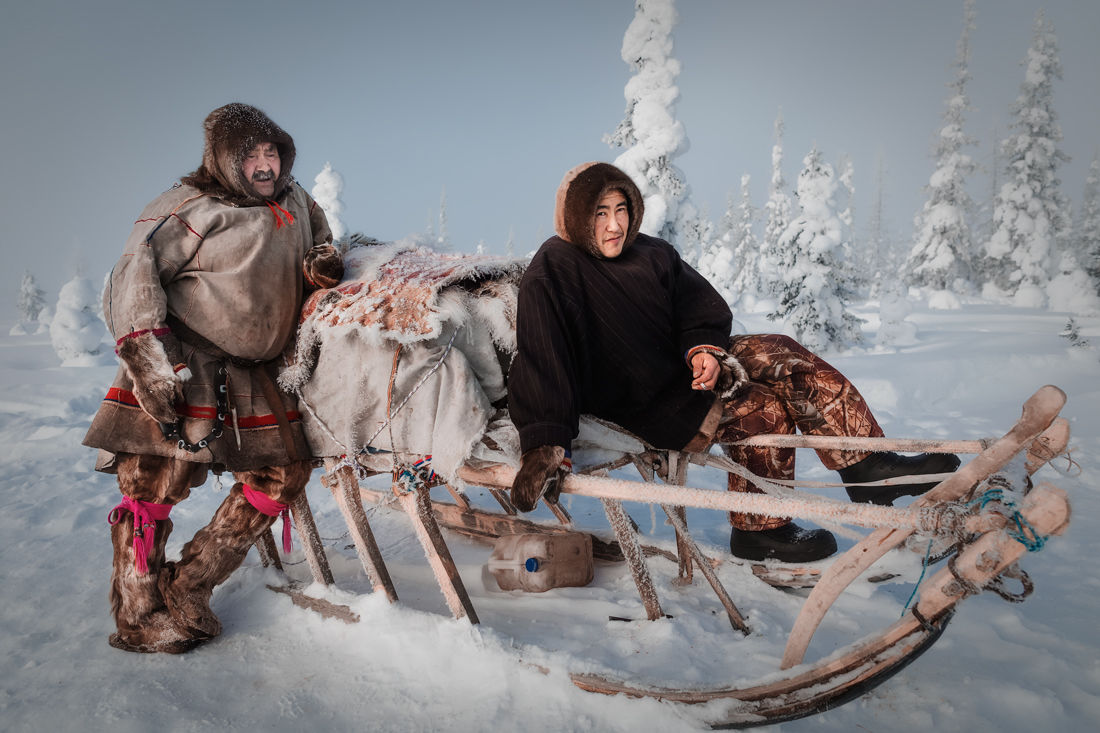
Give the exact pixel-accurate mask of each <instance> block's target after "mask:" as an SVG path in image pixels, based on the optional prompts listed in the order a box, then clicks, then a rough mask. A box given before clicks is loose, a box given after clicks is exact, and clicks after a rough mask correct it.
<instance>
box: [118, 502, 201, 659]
mask: <svg viewBox="0 0 1100 733" xmlns="http://www.w3.org/2000/svg"><path fill="white" fill-rule="evenodd" d="M115 519H117V521H116V522H115V523H114V525H113V526H112V527H111V542H112V543H113V544H114V551H115V558H114V567H113V569H112V572H111V592H110V599H111V615H112V616H114V619H115V625H116V626H117V627H118V630H117V631H116V632H115V633H113V634H111V635H110V637H108V640H107V641H108V643H109V644H110V645H111V646H113V647H115V648H116V649H123V650H125V651H128V652H144V653H151V652H165V653H168V654H180V653H182V652H186V651H189V650H190V649H193V648H194V647H196V646H198V645H199V644H201V643H202V641H203V640H202V639H198V638H195V637H194V636H193V635H191V634H189V633H187V632H186V631H184V630H183V629H181V628H180V627H179V626H177V625H176V623H175V622H174V621H173V620H172V616H171V615H170V614H169V613H168V609H167V608H166V607H165V605H164V598H163V597H162V596H161V593H160V590H159V589H158V587H157V581H158V570H159V569H160V568H161V567H162V566H163V565H164V546H165V544H166V543H167V542H168V535H169V533H171V531H172V520H170V519H161V520H159V521H157V522H156V529H155V530H153V531H155V535H154V538H153V544H152V548H151V549H150V551H149V552H148V555H147V556H146V557H145V558H144V559H145V563H146V566H147V570H146V571H145V572H140V571H139V568H138V565H139V563H138V561H137V558H136V550H135V548H134V522H133V513H132V512H130V511H127V510H125V509H119V510H117V514H115Z"/></svg>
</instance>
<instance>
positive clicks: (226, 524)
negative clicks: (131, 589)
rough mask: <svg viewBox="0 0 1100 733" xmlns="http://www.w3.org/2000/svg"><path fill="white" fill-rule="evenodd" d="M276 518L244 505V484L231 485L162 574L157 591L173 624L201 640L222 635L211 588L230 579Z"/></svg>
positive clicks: (247, 504) (246, 501)
mask: <svg viewBox="0 0 1100 733" xmlns="http://www.w3.org/2000/svg"><path fill="white" fill-rule="evenodd" d="M275 519H276V518H275V517H274V516H268V515H266V514H263V513H261V512H259V511H258V510H257V509H255V508H254V507H253V506H252V505H251V504H250V503H249V501H248V499H246V498H245V496H244V492H243V484H241V483H236V484H234V485H233V488H232V489H231V490H230V492H229V496H227V497H226V498H225V501H223V502H222V504H221V506H220V507H218V511H216V512H215V513H214V518H213V519H211V520H210V524H208V525H206V526H205V527H203V528H202V529H200V530H199V531H198V532H196V533H195V536H194V537H193V538H192V539H191V541H190V542H188V543H187V544H186V545H184V546H183V552H182V555H181V557H180V560H179V562H175V563H171V562H170V563H167V564H166V565H165V568H164V569H163V570H162V571H161V574H160V590H161V592H162V593H163V594H164V601H165V604H166V605H167V606H168V611H169V613H171V615H172V619H173V620H174V621H175V623H176V624H177V625H179V626H180V627H181V628H183V629H185V630H186V631H187V633H189V634H193V635H195V636H197V637H200V638H202V639H211V638H213V637H215V636H217V635H218V634H220V633H221V630H222V625H221V622H220V621H219V620H218V617H217V616H216V615H215V614H214V612H213V611H212V610H211V609H210V596H211V594H212V593H213V592H214V587H215V586H217V585H219V584H221V583H223V582H224V581H225V580H226V579H228V578H229V576H230V575H232V574H233V571H234V570H236V569H237V568H238V567H239V566H240V564H241V563H242V562H243V561H244V558H245V556H246V555H247V554H248V550H249V548H250V547H251V546H252V544H253V543H254V542H255V541H256V540H257V539H258V538H259V536H260V533H262V532H266V531H267V530H268V529H270V527H271V525H272V524H273V523H274V522H275Z"/></svg>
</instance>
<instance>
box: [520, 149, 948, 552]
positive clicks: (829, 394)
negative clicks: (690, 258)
mask: <svg viewBox="0 0 1100 733" xmlns="http://www.w3.org/2000/svg"><path fill="white" fill-rule="evenodd" d="M642 213H643V202H642V196H641V193H640V192H639V190H638V188H637V186H635V185H634V183H633V181H631V180H630V178H629V177H628V176H627V175H626V174H625V173H623V172H622V171H621V170H619V169H618V168H616V167H614V166H612V165H609V164H607V163H584V164H582V165H580V166H577V167H576V168H574V169H573V170H571V171H569V172H568V173H566V175H565V178H564V180H563V181H562V183H561V186H560V187H559V188H558V192H557V202H556V208H555V212H554V228H555V231H556V232H557V236H554V237H551V238H550V239H548V240H546V242H544V243H543V245H542V247H541V248H539V250H538V252H537V253H536V254H535V256H534V258H533V259H532V260H531V264H530V266H529V267H528V268H527V271H526V273H525V274H524V277H523V280H522V282H521V284H520V290H519V313H518V318H517V326H516V336H517V342H518V352H517V354H516V357H515V360H514V362H513V363H512V366H511V369H510V372H509V375H508V402H509V409H510V412H511V416H512V420H513V422H514V423H515V425H516V427H517V428H518V430H519V436H520V449H521V454H522V455H521V459H520V469H519V471H518V472H517V474H516V478H515V482H514V483H513V485H512V501H513V503H514V504H515V505H516V507H518V508H519V509H520V510H521V511H530V510H532V509H534V507H535V505H536V503H537V502H538V500H539V498H540V497H541V496H543V495H544V494H547V493H549V495H550V497H551V498H552V497H554V496H555V495H556V490H557V488H559V487H558V482H559V481H560V480H561V478H562V477H563V476H564V475H565V473H567V472H568V470H569V461H568V457H569V455H570V446H571V443H572V441H573V439H574V438H575V437H576V436H577V431H578V416H579V415H580V414H581V413H586V414H591V415H595V416H596V417H599V418H603V419H605V420H609V421H611V422H614V423H616V424H618V425H621V426H622V427H623V428H625V429H626V430H629V431H630V432H632V433H634V434H635V435H637V436H639V437H640V438H642V439H643V440H645V441H646V442H648V443H649V444H650V445H652V446H654V447H656V448H665V449H673V450H682V451H687V452H699V451H705V450H706V449H707V448H708V447H709V446H710V445H711V443H713V442H715V441H717V442H720V443H723V444H725V443H729V442H733V441H737V440H740V439H743V438H746V437H749V436H752V435H760V434H765V433H786V434H790V433H794V432H795V430H796V429H797V430H800V431H801V432H803V433H806V434H811V435H833V436H866V437H880V436H882V435H883V432H882V429H881V428H880V427H879V425H878V423H877V422H876V421H875V418H874V416H873V415H872V414H871V411H870V408H869V407H868V406H867V404H866V402H864V400H863V398H862V397H861V396H860V394H859V392H858V391H857V390H856V388H855V387H854V386H852V384H851V383H850V382H849V381H848V380H847V379H846V378H845V377H844V375H843V374H841V373H840V372H838V371H837V370H836V369H834V368H833V367H831V366H830V365H829V364H828V363H826V362H825V361H824V360H822V359H821V358H820V357H818V356H817V355H815V354H813V353H811V352H809V351H808V350H806V349H805V348H804V347H802V346H801V345H800V344H798V343H797V342H796V341H794V340H793V339H791V338H789V337H786V336H780V335H745V336H733V337H732V338H731V336H730V327H731V324H732V315H731V313H730V309H729V306H727V305H726V303H725V301H724V300H723V299H722V297H721V296H720V295H719V294H718V292H717V291H716V290H715V289H714V288H713V287H712V286H711V285H710V283H708V282H707V281H706V279H704V278H703V277H702V276H701V275H700V274H699V273H698V272H696V271H695V270H694V269H692V268H691V267H690V266H689V265H687V264H686V263H685V262H683V260H681V259H680V256H679V255H678V254H677V252H676V250H675V248H673V247H672V245H670V244H669V243H668V242H665V241H664V240H661V239H657V238H656V237H651V236H648V235H645V234H641V233H639V231H638V229H639V227H640V225H641V221H642ZM723 449H724V450H725V451H726V453H727V455H728V456H729V457H730V458H731V459H732V460H734V461H736V462H737V463H739V464H741V465H743V466H745V467H746V468H748V469H749V470H750V471H752V472H753V473H754V474H756V475H758V476H762V477H765V478H769V479H793V478H794V449H793V448H759V447H751V446H728V445H723ZM817 453H818V455H819V457H820V458H821V461H822V463H823V464H824V465H825V466H826V467H828V468H830V469H832V470H836V471H839V473H840V476H841V480H842V481H844V482H845V483H863V482H871V481H879V480H882V479H886V478H893V477H896V476H907V475H919V474H931V473H946V472H951V471H954V470H955V469H956V468H958V466H959V459H958V458H957V457H955V456H953V455H945V454H922V455H919V456H911V457H907V456H901V455H898V454H896V453H870V452H862V451H836V450H819V451H817ZM934 485H935V484H932V483H928V484H920V485H915V484H905V485H897V486H876V487H849V489H848V494H849V496H850V498H851V499H852V500H853V501H862V502H870V503H874V504H884V505H888V504H892V503H893V501H894V500H895V499H897V498H898V497H900V496H907V495H908V496H915V495H917V494H921V493H924V492H925V491H928V490H929V489H931V488H932V487H933V486H934ZM729 489H730V490H731V491H744V492H756V493H759V492H760V490H759V489H758V488H756V487H755V486H753V485H751V484H750V483H749V482H748V481H746V480H745V479H743V478H741V477H739V476H735V475H733V474H730V476H729ZM730 522H731V524H732V525H733V530H732V532H731V535H730V551H731V552H732V553H733V554H734V555H735V556H737V557H741V558H745V559H750V560H762V559H766V558H774V559H777V560H781V561H786V562H811V561H814V560H819V559H822V558H825V557H828V556H829V555H831V554H833V553H834V552H835V551H836V540H835V538H834V537H833V536H832V534H831V533H829V532H828V531H826V530H824V529H814V530H805V529H802V528H800V527H798V526H797V525H796V524H794V523H793V522H791V521H790V520H789V519H786V518H776V517H768V516H759V515H753V514H739V513H732V514H731V516H730Z"/></svg>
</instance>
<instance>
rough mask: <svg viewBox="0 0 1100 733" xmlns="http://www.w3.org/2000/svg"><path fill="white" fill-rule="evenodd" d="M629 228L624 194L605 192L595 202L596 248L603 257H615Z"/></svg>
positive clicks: (620, 249) (628, 216)
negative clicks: (597, 201)
mask: <svg viewBox="0 0 1100 733" xmlns="http://www.w3.org/2000/svg"><path fill="white" fill-rule="evenodd" d="M629 228H630V212H629V211H628V210H627V208H626V196H624V195H623V194H622V193H620V192H619V191H612V192H611V193H609V194H606V195H605V196H604V197H603V198H601V199H600V200H599V203H597V204H596V222H595V226H594V227H593V229H594V231H595V234H596V248H597V249H598V250H599V251H600V254H602V255H603V256H604V257H606V258H608V259H615V258H616V257H618V256H619V255H620V254H622V251H623V242H624V240H625V239H626V230H627V229H629Z"/></svg>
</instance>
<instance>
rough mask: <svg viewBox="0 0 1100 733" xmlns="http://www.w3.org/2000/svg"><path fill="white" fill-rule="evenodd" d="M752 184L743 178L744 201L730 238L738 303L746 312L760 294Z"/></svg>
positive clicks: (741, 202) (734, 287)
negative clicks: (750, 188) (750, 189)
mask: <svg viewBox="0 0 1100 733" xmlns="http://www.w3.org/2000/svg"><path fill="white" fill-rule="evenodd" d="M751 180H752V179H751V178H750V177H749V175H748V174H747V173H746V174H744V175H742V176H741V199H740V201H739V202H738V204H737V210H736V212H735V219H734V222H733V227H731V228H730V230H729V232H727V234H726V236H727V237H728V239H729V246H730V247H731V248H732V251H733V258H732V259H733V266H734V268H735V270H736V272H737V274H736V276H735V277H734V279H733V292H734V296H735V298H736V299H737V303H739V304H740V305H741V306H743V307H745V308H746V309H751V308H752V307H753V306H754V305H755V303H756V298H757V296H758V295H759V294H760V242H759V240H758V239H757V238H756V232H755V227H756V218H757V210H756V208H755V207H754V206H753V205H752V197H751V195H750V192H749V182H750V181H751ZM730 302H731V303H732V302H733V301H730Z"/></svg>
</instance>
